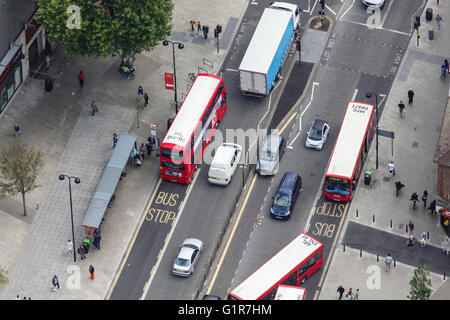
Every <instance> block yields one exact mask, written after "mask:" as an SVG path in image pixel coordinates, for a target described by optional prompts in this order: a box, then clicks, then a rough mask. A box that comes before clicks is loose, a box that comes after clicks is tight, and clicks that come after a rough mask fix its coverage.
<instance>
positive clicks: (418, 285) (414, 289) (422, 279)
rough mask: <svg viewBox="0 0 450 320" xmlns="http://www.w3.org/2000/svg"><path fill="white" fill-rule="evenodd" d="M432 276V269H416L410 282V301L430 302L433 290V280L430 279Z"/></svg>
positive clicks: (420, 267) (423, 267) (421, 267)
mask: <svg viewBox="0 0 450 320" xmlns="http://www.w3.org/2000/svg"><path fill="white" fill-rule="evenodd" d="M429 276H430V268H428V267H427V266H426V265H423V266H419V267H418V268H416V269H414V275H413V277H412V279H411V281H409V285H410V286H411V290H410V291H409V295H407V298H408V299H411V300H429V299H430V296H431V293H432V292H433V290H432V289H431V280H430V279H429V278H428V277H429Z"/></svg>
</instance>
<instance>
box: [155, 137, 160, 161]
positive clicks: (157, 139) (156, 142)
mask: <svg viewBox="0 0 450 320" xmlns="http://www.w3.org/2000/svg"><path fill="white" fill-rule="evenodd" d="M155 152H156V154H155V157H159V138H158V137H156V136H155Z"/></svg>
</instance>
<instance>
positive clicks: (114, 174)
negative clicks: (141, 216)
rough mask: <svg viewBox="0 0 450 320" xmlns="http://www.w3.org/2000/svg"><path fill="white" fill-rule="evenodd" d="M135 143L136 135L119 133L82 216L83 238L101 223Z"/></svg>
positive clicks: (89, 234)
mask: <svg viewBox="0 0 450 320" xmlns="http://www.w3.org/2000/svg"><path fill="white" fill-rule="evenodd" d="M135 143H136V136H134V135H131V134H120V135H119V139H118V141H117V144H116V147H115V148H114V151H113V154H112V156H111V158H110V159H109V162H108V164H107V166H106V168H105V170H104V171H103V175H102V178H101V179H100V182H99V184H98V186H97V190H96V191H95V193H94V196H93V197H92V200H91V203H90V204H89V207H88V210H87V212H86V215H85V217H84V220H83V223H82V224H81V226H82V227H84V228H85V229H84V230H85V236H86V237H85V238H86V239H89V238H90V237H91V235H92V233H93V231H94V230H95V229H98V228H99V226H100V224H101V223H102V219H103V216H104V214H105V211H106V208H107V207H108V204H109V201H110V199H111V198H112V196H113V194H114V190H115V189H116V186H117V183H118V182H119V179H120V177H121V175H122V172H123V169H124V168H125V166H126V164H127V162H128V158H129V157H130V153H131V150H133V148H134V146H135Z"/></svg>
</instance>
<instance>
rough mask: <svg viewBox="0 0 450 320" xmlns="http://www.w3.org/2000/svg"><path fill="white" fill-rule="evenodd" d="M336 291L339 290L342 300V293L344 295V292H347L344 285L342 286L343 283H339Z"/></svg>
mask: <svg viewBox="0 0 450 320" xmlns="http://www.w3.org/2000/svg"><path fill="white" fill-rule="evenodd" d="M336 292H339V300H341V299H342V295H343V294H344V292H345V289H344V287H343V286H342V284H341V285H339V287H338V288H337V290H336Z"/></svg>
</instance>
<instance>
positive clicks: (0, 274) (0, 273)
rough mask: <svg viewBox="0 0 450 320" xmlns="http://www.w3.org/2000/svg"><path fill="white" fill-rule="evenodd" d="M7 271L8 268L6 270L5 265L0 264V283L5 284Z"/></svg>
mask: <svg viewBox="0 0 450 320" xmlns="http://www.w3.org/2000/svg"><path fill="white" fill-rule="evenodd" d="M7 273H8V270H6V268H5V267H3V266H2V265H0V285H4V284H7V283H8V282H9V281H8V278H7V277H6V274H7Z"/></svg>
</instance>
